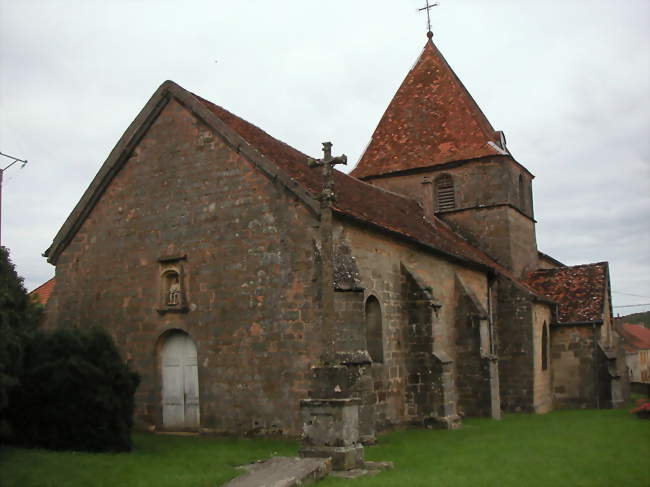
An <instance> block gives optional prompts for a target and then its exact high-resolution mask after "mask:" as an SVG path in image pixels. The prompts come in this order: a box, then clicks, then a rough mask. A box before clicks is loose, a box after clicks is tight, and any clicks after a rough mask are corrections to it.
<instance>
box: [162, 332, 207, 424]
mask: <svg viewBox="0 0 650 487" xmlns="http://www.w3.org/2000/svg"><path fill="white" fill-rule="evenodd" d="M161 369H162V370H161V372H162V416H163V417H162V423H163V428H165V429H198V427H199V374H198V363H197V358H196V345H195V343H194V341H193V340H192V339H191V338H190V337H189V335H188V334H187V333H185V332H182V331H180V330H177V331H173V332H171V333H169V334H168V335H167V336H165V337H163V344H162V352H161Z"/></svg>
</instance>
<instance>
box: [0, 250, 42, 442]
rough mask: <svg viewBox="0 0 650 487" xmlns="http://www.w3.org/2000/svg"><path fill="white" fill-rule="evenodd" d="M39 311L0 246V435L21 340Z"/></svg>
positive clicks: (5, 431)
mask: <svg viewBox="0 0 650 487" xmlns="http://www.w3.org/2000/svg"><path fill="white" fill-rule="evenodd" d="M41 314H42V306H40V304H38V303H36V302H35V301H33V300H31V299H30V298H29V296H28V294H27V291H26V290H25V287H24V286H23V279H22V277H20V276H18V274H17V273H16V269H15V267H14V264H13V263H12V262H11V259H10V258H9V251H8V250H7V249H6V248H5V247H1V246H0V438H2V437H3V436H6V435H7V434H8V424H7V421H6V415H7V409H8V407H9V394H10V391H11V390H12V389H13V388H15V387H16V386H17V385H18V384H19V375H20V371H21V367H22V363H23V352H24V342H25V339H26V337H27V336H29V335H30V334H31V333H33V332H34V330H35V329H36V328H37V326H38V324H39V322H40V319H41Z"/></svg>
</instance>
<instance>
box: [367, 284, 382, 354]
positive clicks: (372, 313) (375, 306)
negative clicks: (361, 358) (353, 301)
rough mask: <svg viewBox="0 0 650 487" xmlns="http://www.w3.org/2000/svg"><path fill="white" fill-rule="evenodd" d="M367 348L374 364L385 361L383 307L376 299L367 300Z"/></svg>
mask: <svg viewBox="0 0 650 487" xmlns="http://www.w3.org/2000/svg"><path fill="white" fill-rule="evenodd" d="M366 348H367V349H368V353H369V354H370V358H371V359H372V361H373V362H383V361H384V331H383V327H382V320H381V307H380V306H379V301H378V300H377V298H376V297H374V296H370V297H368V299H367V300H366Z"/></svg>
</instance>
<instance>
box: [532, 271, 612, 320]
mask: <svg viewBox="0 0 650 487" xmlns="http://www.w3.org/2000/svg"><path fill="white" fill-rule="evenodd" d="M608 281H609V266H608V264H607V262H598V263H596V264H584V265H575V266H570V267H569V266H567V267H557V268H554V269H540V270H537V271H534V272H531V273H530V274H529V276H528V279H527V282H528V284H529V285H530V286H531V287H532V288H533V289H535V290H536V291H537V292H539V293H540V294H543V295H545V296H547V297H549V298H550V299H552V300H553V301H556V302H557V303H558V304H559V309H558V322H559V323H578V322H592V321H601V320H602V319H603V313H604V311H605V309H604V306H605V296H606V293H607V292H608V291H607V288H608Z"/></svg>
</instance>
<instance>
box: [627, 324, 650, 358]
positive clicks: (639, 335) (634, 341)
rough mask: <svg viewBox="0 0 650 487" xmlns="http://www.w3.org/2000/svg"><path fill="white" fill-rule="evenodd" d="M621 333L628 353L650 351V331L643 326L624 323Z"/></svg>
mask: <svg viewBox="0 0 650 487" xmlns="http://www.w3.org/2000/svg"><path fill="white" fill-rule="evenodd" d="M620 331H621V335H622V336H623V339H624V340H625V349H626V350H627V351H628V352H635V351H637V350H646V349H650V329H648V328H646V327H645V326H643V325H634V324H631V323H623V325H621V327H620Z"/></svg>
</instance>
